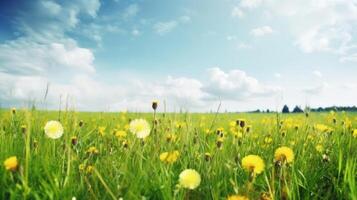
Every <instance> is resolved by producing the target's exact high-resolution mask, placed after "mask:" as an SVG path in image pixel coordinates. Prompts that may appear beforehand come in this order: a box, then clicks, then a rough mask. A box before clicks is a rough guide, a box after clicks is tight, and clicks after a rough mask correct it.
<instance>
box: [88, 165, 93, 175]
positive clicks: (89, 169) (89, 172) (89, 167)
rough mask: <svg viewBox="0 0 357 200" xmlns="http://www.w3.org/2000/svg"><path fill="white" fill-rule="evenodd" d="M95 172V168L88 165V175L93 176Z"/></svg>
mask: <svg viewBox="0 0 357 200" xmlns="http://www.w3.org/2000/svg"><path fill="white" fill-rule="evenodd" d="M93 171H94V167H93V166H92V165H88V166H87V168H86V173H87V174H91V173H92V172H93Z"/></svg>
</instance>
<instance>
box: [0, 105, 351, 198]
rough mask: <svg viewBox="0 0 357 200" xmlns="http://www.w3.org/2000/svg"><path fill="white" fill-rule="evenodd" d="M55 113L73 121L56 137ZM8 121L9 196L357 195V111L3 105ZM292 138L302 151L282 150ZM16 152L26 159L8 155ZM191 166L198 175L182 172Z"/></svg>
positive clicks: (5, 191) (4, 194) (0, 118)
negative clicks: (43, 108) (49, 124)
mask: <svg viewBox="0 0 357 200" xmlns="http://www.w3.org/2000/svg"><path fill="white" fill-rule="evenodd" d="M134 119H145V120H146V121H148V122H149V126H150V128H151V131H150V134H149V135H147V133H146V132H145V134H143V135H145V137H139V136H143V135H141V134H139V135H138V134H137V133H138V132H140V131H142V130H144V128H145V127H147V125H146V124H144V125H145V126H144V125H142V124H139V125H137V126H136V129H135V130H136V131H137V133H136V134H134V133H132V132H133V131H131V129H130V125H129V124H130V121H132V120H134ZM238 119H239V120H238ZM51 120H56V121H59V122H60V123H61V124H62V126H63V130H64V133H63V135H62V136H60V137H59V138H58V139H56V138H57V136H58V135H56V134H57V132H56V131H55V133H56V134H55V136H56V137H54V138H51V137H48V136H46V134H45V131H44V127H45V125H46V123H47V122H48V121H51ZM0 127H1V129H0V147H1V151H0V160H1V161H2V163H3V164H4V166H2V167H1V168H0V177H1V179H0V185H1V189H0V199H23V198H27V199H71V198H72V197H76V198H77V199H119V198H123V199H142V198H143V197H145V198H147V199H226V198H227V197H230V198H231V199H234V197H242V198H243V197H246V198H249V199H259V198H261V199H264V198H265V199H284V198H286V199H356V197H357V189H356V178H357V177H356V176H357V175H356V174H357V173H356V168H357V166H356V165H357V153H356V152H357V138H356V137H354V133H353V131H354V129H356V128H357V115H356V114H352V113H322V114H321V113H310V114H309V115H308V116H306V115H305V114H284V115H281V114H276V113H269V114H244V113H243V114H233V113H232V114H218V115H217V116H216V115H215V114H195V113H192V114H190V113H180V114H178V113H177V114H175V113H166V114H163V113H156V112H155V113H84V112H62V113H61V114H60V115H59V113H58V112H50V111H35V110H34V111H28V110H16V111H11V110H1V111H0ZM51 130H54V129H51ZM283 146H285V147H287V148H289V149H291V150H292V152H290V151H289V150H287V149H279V150H278V151H277V149H278V148H280V147H283ZM291 153H293V155H292V154H291ZM249 155H256V156H258V157H254V156H253V157H248V158H250V159H249V160H246V161H244V163H245V164H244V166H242V159H243V158H244V157H246V156H249ZM12 156H16V158H17V161H18V163H17V166H16V167H13V164H14V163H9V165H8V166H6V164H5V163H4V162H5V160H6V159H8V158H10V157H12ZM292 156H293V157H292ZM260 158H261V159H262V160H260ZM262 162H263V163H262ZM11 164H12V165H11ZM10 166H12V168H11V170H9V169H10V168H9V167H10ZM7 167H8V168H7ZM187 169H192V170H194V171H195V172H197V173H198V175H197V174H195V173H192V175H191V173H189V175H188V176H186V177H185V179H182V178H181V179H182V180H181V181H180V174H181V173H182V172H183V171H184V170H187ZM258 172H259V173H258ZM198 177H199V178H200V179H199V180H198ZM183 180H184V181H183ZM183 183H184V184H183Z"/></svg>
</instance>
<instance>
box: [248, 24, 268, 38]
mask: <svg viewBox="0 0 357 200" xmlns="http://www.w3.org/2000/svg"><path fill="white" fill-rule="evenodd" d="M272 33H273V29H272V28H271V27H270V26H262V27H257V28H255V29H252V30H251V31H250V34H252V35H253V36H255V37H260V36H264V35H268V34H272Z"/></svg>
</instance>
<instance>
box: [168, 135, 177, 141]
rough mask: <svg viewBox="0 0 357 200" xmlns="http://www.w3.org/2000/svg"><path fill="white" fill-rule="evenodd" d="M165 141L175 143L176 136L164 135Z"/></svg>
mask: <svg viewBox="0 0 357 200" xmlns="http://www.w3.org/2000/svg"><path fill="white" fill-rule="evenodd" d="M166 141H167V142H175V141H176V135H174V134H167V135H166Z"/></svg>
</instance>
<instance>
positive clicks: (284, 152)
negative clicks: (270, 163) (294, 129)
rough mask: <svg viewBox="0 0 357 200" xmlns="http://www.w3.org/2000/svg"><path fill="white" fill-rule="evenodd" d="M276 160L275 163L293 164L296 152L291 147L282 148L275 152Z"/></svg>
mask: <svg viewBox="0 0 357 200" xmlns="http://www.w3.org/2000/svg"><path fill="white" fill-rule="evenodd" d="M274 158H275V161H281V162H284V161H286V162H287V163H291V162H293V161H294V152H293V150H292V149H290V148H289V147H280V148H278V149H276V150H275V154H274Z"/></svg>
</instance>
